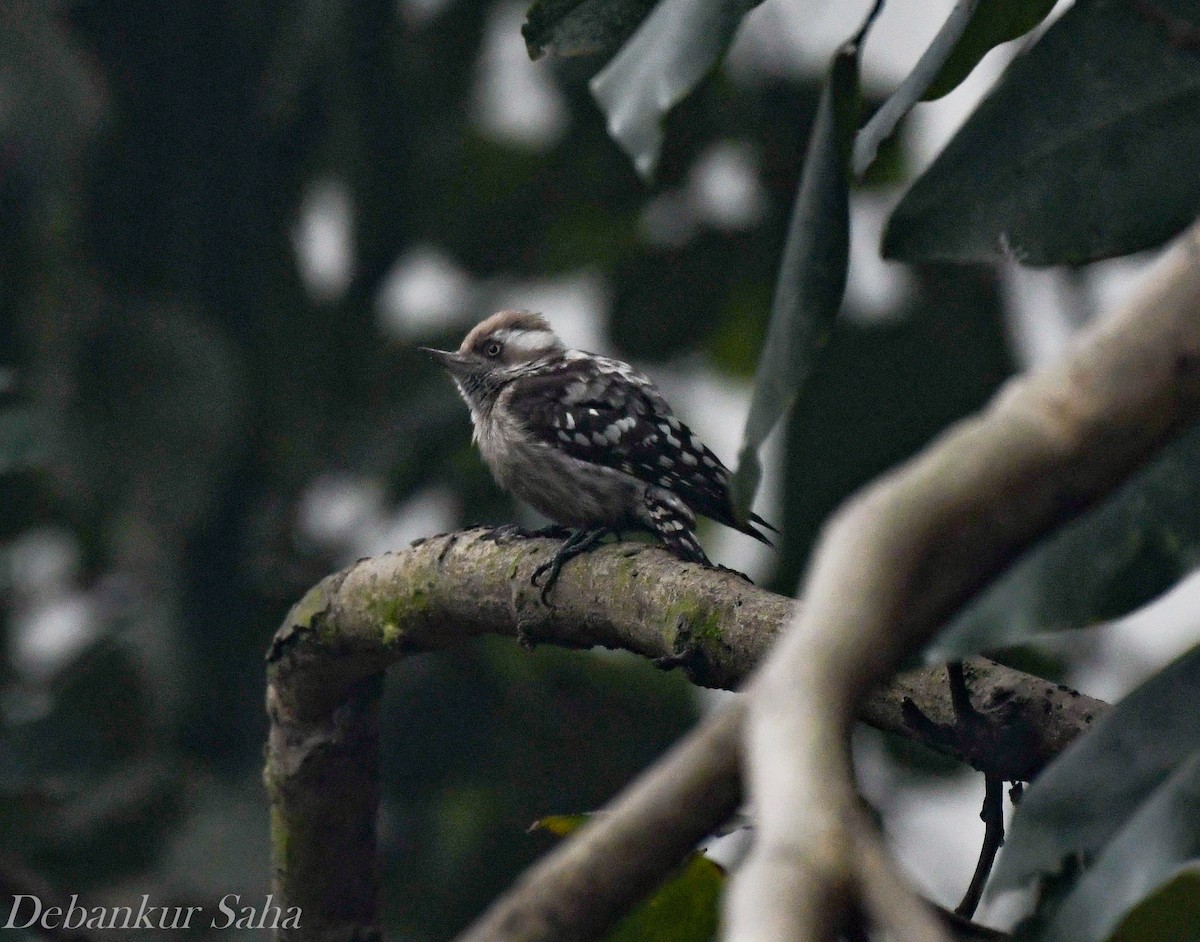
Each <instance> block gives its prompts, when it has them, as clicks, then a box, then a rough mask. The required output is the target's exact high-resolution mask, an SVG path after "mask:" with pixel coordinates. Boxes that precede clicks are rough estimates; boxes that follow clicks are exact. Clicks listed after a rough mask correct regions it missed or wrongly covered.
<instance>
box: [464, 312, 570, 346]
mask: <svg viewBox="0 0 1200 942" xmlns="http://www.w3.org/2000/svg"><path fill="white" fill-rule="evenodd" d="M505 329H508V330H547V331H549V330H552V329H551V327H550V324H549V323H547V321H546V318H544V317H542V315H541V314H534V313H533V312H532V311H497V312H496V313H495V314H493V315H492V316H491V317H489V318H487V319H486V320H482V321H480V322H479V323H478V324H476V325H475V326H474V327H472V328H471V332H470V333H469V334H467V336H466V339H464V340H463V342H462V346H461V347H459V350H460V351H462V352H464V353H465V352H467V351H468V350H478V349H479V348H480V347H481V346H482V345H483V341H484V338H485V337H490V336H492V335H493V334H495V333H496V332H497V331H499V330H505Z"/></svg>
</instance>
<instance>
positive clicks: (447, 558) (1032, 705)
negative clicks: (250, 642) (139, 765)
mask: <svg viewBox="0 0 1200 942" xmlns="http://www.w3.org/2000/svg"><path fill="white" fill-rule="evenodd" d="M554 546H555V543H554V542H553V541H551V540H544V539H529V540H518V541H514V542H507V543H505V542H497V541H496V540H494V539H492V538H491V534H490V531H487V530H484V529H474V530H467V531H463V532H460V533H452V534H447V535H443V536H438V537H434V538H431V539H429V540H426V541H424V542H422V543H420V544H419V545H416V546H413V547H412V548H410V549H407V550H404V551H401V552H398V553H391V554H388V555H385V556H380V557H376V558H372V559H366V560H362V561H360V562H358V563H356V564H355V565H354V566H351V567H350V568H349V569H347V570H345V571H343V572H341V573H337V574H335V575H333V576H330V577H329V578H327V579H325V580H323V581H322V582H321V583H319V584H318V585H317V586H315V587H314V588H313V589H312V590H311V591H310V592H309V593H308V594H307V595H306V596H305V597H304V598H303V599H301V601H300V602H298V603H297V604H296V606H295V607H294V608H293V610H292V612H291V613H290V614H289V616H288V618H287V620H286V621H285V623H284V625H283V626H282V627H281V628H280V630H279V631H278V633H277V634H276V636H275V639H274V641H273V643H272V646H271V650H270V652H269V654H268V661H269V677H268V680H269V686H268V711H269V713H270V718H271V732H270V739H269V742H268V752H267V769H266V782H267V785H268V790H269V793H270V798H271V803H272V834H273V843H274V864H275V891H276V897H277V899H278V900H285V901H286V903H287V905H288V906H300V907H301V908H302V910H303V912H304V914H305V918H304V919H303V920H302V923H303V928H302V929H300V930H298V931H297V930H289V931H287V932H285V933H283V935H284V936H285V937H286V938H289V939H320V940H332V939H346V938H358V939H365V938H372V937H374V936H375V935H377V933H378V928H377V925H376V922H377V905H378V880H377V875H376V861H375V843H374V822H375V815H376V812H377V804H378V792H379V784H378V775H379V772H378V728H377V727H378V717H377V709H378V695H379V689H380V681H381V678H382V673H383V671H384V670H385V669H386V668H387V667H388V666H389V665H391V664H393V663H395V662H396V661H398V660H400V659H402V658H403V657H404V656H406V655H409V654H416V653H421V652H427V651H435V650H439V649H443V648H446V647H450V646H452V645H455V644H460V643H463V642H465V641H467V640H468V639H470V638H472V637H475V636H478V635H481V634H485V633H495V634H501V635H507V636H511V637H514V638H519V639H520V640H521V641H523V642H525V643H539V642H544V643H551V644H556V645H564V646H568V647H579V648H585V647H592V646H594V645H603V646H607V647H611V648H623V649H626V650H629V651H633V652H636V653H638V654H641V655H643V656H644V657H647V658H650V659H653V660H655V661H658V662H660V663H672V664H678V665H680V666H681V668H682V669H683V670H684V671H686V672H687V674H688V675H689V677H690V678H691V679H692V680H693V681H694V682H696V683H699V684H704V685H707V686H712V687H724V688H728V689H733V688H736V687H737V686H738V685H739V684H740V683H741V681H742V680H743V679H744V678H745V677H746V676H747V675H748V674H749V673H750V671H751V670H752V668H753V667H754V665H755V664H756V663H757V662H758V661H759V660H760V659H761V658H762V657H763V656H764V654H765V653H766V651H767V650H768V649H769V648H770V646H771V644H772V642H773V641H774V639H775V637H776V635H777V633H778V632H779V630H780V629H781V627H782V626H784V625H786V624H787V623H788V622H789V621H790V620H791V619H792V618H793V617H794V616H795V612H796V610H797V605H798V603H796V602H793V601H792V600H789V599H786V598H783V597H781V596H778V595H774V594H773V593H770V592H766V591H764V590H762V589H758V588H756V587H754V586H752V585H749V584H748V583H747V582H745V581H744V580H743V579H741V578H739V577H737V576H736V575H733V574H730V573H723V572H714V571H712V570H708V569H704V568H702V567H699V566H696V565H692V564H684V563H680V562H678V561H677V560H675V559H674V558H673V557H671V556H670V555H669V554H667V553H665V552H663V551H662V550H660V549H657V548H655V547H650V546H647V545H644V544H634V543H622V544H616V545H610V546H605V547H602V548H600V549H599V550H597V551H596V552H593V553H591V554H589V555H588V557H587V558H586V559H581V560H577V561H574V562H572V563H571V564H569V565H568V566H567V567H566V568H565V569H564V571H563V574H562V578H561V580H560V581H559V583H558V585H557V586H556V588H555V590H554V594H553V597H552V601H553V603H554V604H553V607H547V606H545V605H543V604H541V602H540V600H539V599H538V594H537V590H536V589H535V588H534V587H533V586H532V585H531V584H530V581H529V577H530V575H531V573H532V572H533V570H534V569H535V568H536V566H537V565H538V564H539V563H540V562H543V561H544V560H545V559H546V558H547V557H548V556H549V555H550V553H551V552H552V551H553V548H554ZM964 672H965V678H966V683H967V685H968V687H969V689H970V692H971V696H972V698H973V700H974V702H975V704H976V710H975V711H973V714H972V716H971V718H970V719H969V720H968V721H966V722H964V721H960V720H959V719H958V718H956V715H955V710H954V705H953V702H952V698H951V695H950V690H949V687H948V684H947V682H946V675H945V672H944V670H942V669H940V668H929V669H925V670H917V671H913V672H910V673H907V674H904V675H901V676H900V677H899V678H897V680H896V682H895V683H894V684H892V685H891V686H888V687H885V688H882V689H880V690H879V691H878V692H877V693H876V694H875V695H873V696H872V697H871V698H869V699H868V700H867V701H866V703H865V704H864V706H863V709H862V716H863V718H864V719H865V720H866V721H867V722H869V723H871V724H872V725H875V726H877V727H879V728H881V729H886V730H891V731H893V732H897V733H899V734H901V735H904V736H906V737H908V738H910V739H914V740H917V741H920V742H925V743H927V744H928V745H930V746H931V747H932V748H935V749H938V750H940V751H942V752H945V753H947V754H949V755H953V756H955V757H957V758H959V759H962V760H963V761H966V762H968V763H970V764H972V765H974V766H976V767H977V768H981V769H984V770H986V771H989V772H993V773H995V774H998V775H1001V776H1002V777H1004V778H1022V779H1027V778H1031V777H1032V776H1033V775H1034V774H1036V771H1037V770H1038V769H1040V768H1041V767H1042V766H1043V765H1045V763H1046V762H1048V761H1049V759H1050V758H1052V757H1053V756H1054V755H1055V754H1056V753H1057V752H1058V751H1059V750H1060V749H1061V748H1062V746H1063V745H1064V744H1065V743H1066V742H1068V741H1070V739H1071V738H1073V737H1074V736H1076V735H1078V734H1079V732H1081V731H1082V730H1083V729H1084V728H1086V727H1087V725H1088V724H1089V723H1090V722H1091V721H1092V719H1093V717H1095V716H1097V715H1099V713H1100V712H1101V711H1102V710H1103V709H1104V708H1105V705H1104V704H1103V703H1100V702H1098V701H1095V700H1091V699H1090V698H1087V697H1083V696H1080V695H1079V694H1076V693H1075V692H1073V691H1069V690H1066V689H1064V688H1061V687H1058V686H1056V685H1054V684H1050V683H1048V682H1046V681H1043V680H1040V679H1039V678H1036V677H1032V676H1030V675H1027V674H1022V673H1021V672H1019V671H1014V670H1011V669H1009V668H1006V667H1002V666H1001V665H998V664H995V663H993V662H990V661H986V660H984V659H982V658H976V659H971V660H969V661H968V662H967V663H966V665H965V668H964ZM741 717H742V706H741V705H740V704H735V705H734V706H733V707H732V708H731V709H730V710H729V711H728V712H727V713H726V714H725V715H724V716H723V718H722V719H721V720H719V721H714V722H713V723H712V724H711V725H710V726H708V727H706V728H705V731H702V732H700V733H698V734H696V735H695V736H693V737H688V738H685V740H684V741H683V742H682V743H681V744H680V745H679V746H677V747H676V749H675V750H674V751H673V753H672V755H673V757H674V758H672V759H670V760H665V761H668V762H669V763H670V764H669V765H667V766H666V767H665V768H664V769H662V770H660V772H659V773H658V777H657V779H656V782H657V784H654V786H653V787H651V788H648V789H640V790H639V789H635V790H633V791H632V792H630V794H629V795H628V796H626V797H625V798H620V799H618V801H617V803H616V804H615V805H614V807H615V808H617V809H619V813H614V814H613V815H610V816H608V817H607V818H603V819H601V820H599V821H597V822H596V824H595V825H593V826H589V827H588V828H585V829H584V830H583V831H581V832H580V834H579V835H577V836H576V837H574V838H573V839H572V840H570V841H567V842H565V843H564V844H563V845H562V847H561V849H560V852H559V853H556V854H552V855H550V856H549V857H548V858H547V860H546V861H545V862H544V864H543V865H542V866H541V867H539V868H537V869H535V870H534V871H531V873H530V874H528V875H527V876H526V878H525V879H524V880H523V882H522V883H521V884H519V885H518V887H517V888H516V889H515V890H514V892H513V894H512V895H510V896H508V897H506V898H505V900H504V901H502V902H501V904H499V905H498V907H496V908H494V909H493V910H492V914H491V917H489V918H497V919H499V920H500V921H501V922H502V923H503V924H504V927H502V928H499V929H498V928H496V926H495V925H494V924H493V923H490V922H486V921H485V923H484V924H483V925H484V929H483V930H481V931H483V934H478V933H477V934H476V937H477V938H487V939H489V940H501V939H506V938H512V939H518V938H519V939H533V938H541V939H551V938H553V939H564V938H596V937H598V935H599V934H601V933H602V932H603V928H604V926H606V925H609V924H611V923H612V922H613V921H614V920H616V919H617V918H619V917H620V916H621V915H623V914H624V912H626V911H627V910H628V908H629V907H630V906H631V905H632V904H633V903H634V902H635V901H636V900H637V899H638V898H639V897H640V896H642V895H644V894H645V893H646V892H647V891H648V890H650V889H651V888H653V887H654V886H655V885H656V884H657V883H658V881H659V880H660V879H661V878H662V876H663V875H664V874H665V873H666V872H667V871H669V870H670V869H671V867H672V866H673V865H674V864H675V863H677V862H678V860H679V859H680V858H681V857H682V856H683V855H684V854H686V853H687V851H688V850H690V849H691V847H692V846H694V844H695V842H696V841H697V840H698V839H699V838H700V837H702V836H703V835H704V834H706V833H707V832H708V831H710V830H711V829H712V828H714V827H715V826H717V825H718V824H720V823H721V822H722V821H723V820H724V819H725V817H727V816H728V814H729V813H730V811H731V810H732V809H733V808H734V807H736V805H737V803H738V801H739V799H740V796H741V780H740V776H739V750H738V736H739V730H740V723H741ZM697 769H699V770H701V771H699V772H696V771H695V770H697ZM689 770H690V771H689ZM647 828H649V829H650V830H649V831H647V830H646V829H647ZM584 886H586V887H588V888H589V889H588V891H587V892H586V893H584V892H582V889H581V887H584ZM522 887H526V888H528V887H536V892H526V893H525V894H524V895H522V889H521V888H522Z"/></svg>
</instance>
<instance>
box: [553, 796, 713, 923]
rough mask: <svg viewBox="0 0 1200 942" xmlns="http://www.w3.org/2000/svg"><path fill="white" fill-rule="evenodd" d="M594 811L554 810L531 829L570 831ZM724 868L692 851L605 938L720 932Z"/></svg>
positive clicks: (562, 832)
mask: <svg viewBox="0 0 1200 942" xmlns="http://www.w3.org/2000/svg"><path fill="white" fill-rule="evenodd" d="M589 817H590V815H585V814H574V815H550V816H549V817H545V818H542V819H541V820H539V821H537V822H535V823H534V825H533V827H532V828H530V830H546V831H549V832H550V833H551V834H555V835H557V836H558V837H566V836H567V835H568V834H571V833H572V832H573V831H576V830H578V829H579V828H580V827H582V826H583V825H584V824H585V823H587V819H588V818H589ZM724 883H725V871H724V870H722V869H721V867H719V866H718V865H717V864H715V863H713V861H711V860H709V859H708V858H707V857H705V856H704V855H703V854H700V853H694V854H692V855H691V856H690V857H688V859H687V862H686V863H684V865H683V866H682V867H681V868H680V869H679V871H678V872H677V873H676V874H675V875H674V876H672V877H669V878H668V879H667V880H666V881H665V882H664V883H663V884H662V886H660V887H659V888H658V890H657V892H655V894H654V895H653V896H652V897H650V899H648V900H647V901H646V902H645V903H643V904H642V905H641V906H639V907H638V908H637V909H635V910H634V911H633V912H631V913H630V914H629V915H628V916H626V917H625V918H624V919H623V920H621V922H620V924H619V925H618V926H617V927H616V928H615V929H614V930H613V931H612V933H611V934H610V935H609V936H608V937H607V940H606V942H709V940H711V939H715V938H716V937H717V924H718V903H719V901H720V898H721V889H722V887H723V886H724Z"/></svg>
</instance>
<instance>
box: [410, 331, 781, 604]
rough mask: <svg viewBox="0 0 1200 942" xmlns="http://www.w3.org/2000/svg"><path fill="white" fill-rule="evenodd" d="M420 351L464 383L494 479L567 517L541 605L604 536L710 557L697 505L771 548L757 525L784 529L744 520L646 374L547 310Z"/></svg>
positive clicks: (688, 558)
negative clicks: (638, 536) (597, 348)
mask: <svg viewBox="0 0 1200 942" xmlns="http://www.w3.org/2000/svg"><path fill="white" fill-rule="evenodd" d="M421 349H422V350H423V351H424V352H425V353H426V354H428V355H429V356H430V357H432V358H433V359H434V360H435V361H436V362H438V363H439V364H440V365H441V366H442V367H443V368H444V369H445V370H446V372H447V373H449V374H450V377H451V378H452V379H453V381H454V383H455V385H456V386H457V387H458V391H459V393H460V394H461V396H462V398H463V400H464V401H465V402H466V404H467V408H468V409H469V410H470V414H471V424H472V426H473V430H474V434H473V440H474V441H475V443H476V444H477V445H478V447H479V451H480V453H481V455H482V456H483V459H484V462H485V463H486V464H487V466H488V467H489V469H490V470H491V472H492V476H493V477H494V478H495V480H496V482H497V483H498V484H499V485H500V486H501V487H502V488H503V489H504V490H506V491H508V492H509V493H511V494H513V495H514V496H516V497H517V498H519V499H520V500H522V501H524V502H525V503H527V504H529V505H530V506H532V507H533V508H534V509H535V510H537V511H539V512H540V513H542V514H543V515H544V516H546V517H548V518H549V519H550V520H553V521H555V523H556V524H559V525H560V526H559V527H557V528H551V530H552V532H557V533H562V532H563V530H562V528H563V527H566V528H568V530H567V531H566V537H565V539H564V540H563V543H562V544H561V545H560V546H559V548H558V550H557V551H556V552H555V554H554V555H553V556H552V557H551V559H550V560H549V561H548V562H546V563H544V564H543V565H541V566H539V567H538V569H537V570H536V571H535V572H534V574H533V584H534V586H535V587H540V588H541V590H542V591H541V596H542V601H543V602H544V603H546V604H549V592H550V589H551V588H552V587H553V585H554V584H555V582H556V581H557V579H558V576H559V573H560V572H561V571H562V568H563V566H564V565H565V564H566V563H567V562H568V561H570V560H571V559H573V558H575V557H576V556H578V555H580V554H582V553H585V552H587V551H588V550H590V549H592V548H593V547H594V546H596V545H597V544H598V543H599V542H600V541H601V540H603V539H604V537H605V536H607V535H608V534H609V533H617V534H619V533H620V532H621V531H623V530H628V529H633V530H643V531H647V532H649V533H651V534H653V535H654V536H655V537H657V538H658V540H659V541H660V542H661V543H662V544H663V545H664V546H665V547H666V548H667V549H668V550H669V551H670V552H671V553H673V554H674V555H675V556H676V557H678V558H679V559H680V560H683V561H685V562H695V563H701V564H703V565H705V566H711V565H712V563H711V562H710V561H709V559H708V556H707V555H706V554H705V552H704V549H703V547H701V545H700V543H699V541H698V540H697V539H696V533H695V530H696V515H697V514H702V515H703V516H706V517H710V518H711V519H713V520H716V521H718V522H719V523H722V524H724V525H726V526H728V527H732V528H733V529H735V530H739V531H740V532H742V533H746V534H748V535H750V536H752V537H754V538H755V539H757V540H759V541H761V542H763V543H766V544H767V545H768V546H769V545H771V541H770V539H769V538H768V537H767V535H766V534H765V533H764V532H763V531H762V530H761V529H760V528H766V529H768V530H771V531H773V532H775V533H778V532H779V531H778V530H777V529H776V528H775V527H773V526H771V524H769V523H767V521H765V520H764V519H763V518H762V517H760V516H758V515H757V514H754V513H751V514H749V515H748V517H747V518H746V519H740V518H739V517H738V515H737V513H736V512H735V510H734V507H733V502H732V499H731V497H730V490H729V482H730V472H729V469H728V468H727V467H726V466H725V465H724V464H723V463H722V462H721V460H720V459H719V458H718V457H717V456H716V455H715V454H713V452H712V451H711V450H710V449H709V448H708V447H707V446H705V445H704V443H703V442H701V441H700V439H699V438H698V437H697V436H696V434H695V433H694V432H693V431H692V430H691V429H690V428H688V426H687V425H685V424H684V423H683V422H681V421H680V420H679V419H678V418H677V417H676V416H675V413H674V411H673V410H672V409H671V407H670V405H669V404H668V403H667V401H666V399H664V398H663V396H662V394H661V393H660V392H659V391H658V389H657V387H655V385H654V383H653V382H652V381H651V380H650V379H649V378H648V377H646V376H645V375H644V374H642V373H641V372H639V371H638V370H636V369H635V368H634V367H632V366H630V365H629V364H628V363H625V362H622V361H621V360H616V359H613V358H611V357H606V356H600V355H598V354H595V353H588V352H585V351H583V350H573V349H568V348H567V347H566V345H564V344H563V342H562V341H561V340H560V339H559V338H558V335H557V334H556V333H555V332H554V330H553V329H552V328H551V326H550V324H549V322H548V321H547V320H546V319H545V317H543V316H542V315H541V314H536V313H533V312H531V311H523V310H503V311H499V312H497V313H495V314H493V315H491V316H490V317H488V318H486V319H485V320H483V321H481V322H480V323H479V324H477V325H476V326H475V327H474V328H472V329H471V331H470V332H469V333H468V334H467V335H466V338H465V339H464V340H463V342H462V345H461V346H460V347H459V348H458V350H455V351H449V350H435V349H431V348H426V347H423V348H421ZM543 576H544V577H545V578H544V580H543V578H542V577H543Z"/></svg>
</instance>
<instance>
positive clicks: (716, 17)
mask: <svg viewBox="0 0 1200 942" xmlns="http://www.w3.org/2000/svg"><path fill="white" fill-rule="evenodd" d="M760 2H761V0H662V2H661V3H659V4H658V6H657V7H655V9H654V12H653V13H651V14H650V16H648V17H647V18H646V21H645V22H644V23H642V25H641V26H640V27H639V28H638V31H637V32H636V33H634V34H633V37H632V38H631V39H630V40H629V41H628V42H627V43H626V44H625V45H624V47H623V48H622V49H621V51H620V52H619V53H617V55H616V57H615V58H614V59H613V60H612V62H610V63H609V64H608V65H607V66H605V67H604V69H603V70H602V71H601V72H599V73H597V75H596V76H595V78H593V79H592V81H591V89H592V95H593V96H594V97H595V99H596V101H597V103H598V104H599V105H600V109H601V110H602V111H603V112H604V114H605V116H606V117H607V119H608V131H609V133H610V134H611V135H612V136H613V138H614V139H615V140H616V142H617V143H618V144H620V145H621V147H622V149H623V150H624V151H625V152H626V153H627V154H629V156H630V157H631V158H632V159H633V164H634V167H636V168H637V172H638V173H639V174H640V175H641V176H642V178H643V179H649V178H651V177H652V176H653V175H654V169H655V167H656V166H657V165H658V154H659V150H660V149H661V147H662V120H663V118H664V117H665V116H666V114H667V112H668V111H670V110H671V109H672V108H673V107H675V105H677V104H678V103H679V102H680V101H682V100H683V99H684V98H685V97H687V95H688V93H689V92H691V90H692V89H693V88H695V87H696V84H697V83H698V82H699V81H700V80H701V79H702V78H704V76H705V75H707V74H708V71H709V69H711V68H712V67H713V66H714V65H715V64H716V62H717V60H718V59H719V58H720V57H721V56H722V55H724V54H725V50H726V48H728V46H729V43H730V42H731V41H732V40H733V34H734V32H735V31H736V30H737V28H738V24H739V23H741V21H742V17H743V16H745V15H746V14H747V13H748V12H749V11H750V10H752V9H753V8H754V7H756V6H758V4H759V3H760Z"/></svg>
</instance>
